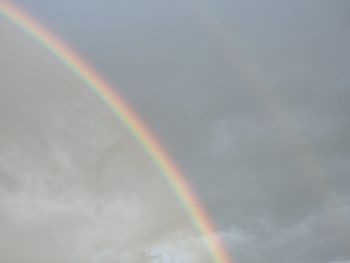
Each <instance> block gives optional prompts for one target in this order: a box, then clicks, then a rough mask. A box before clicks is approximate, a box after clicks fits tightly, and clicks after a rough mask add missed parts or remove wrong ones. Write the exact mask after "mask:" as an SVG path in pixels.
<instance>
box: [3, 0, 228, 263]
mask: <svg viewBox="0 0 350 263" xmlns="http://www.w3.org/2000/svg"><path fill="white" fill-rule="evenodd" d="M0 14H2V15H3V16H4V17H6V18H7V19H8V20H10V21H11V22H13V23H14V24H16V25H17V26H18V27H19V28H21V29H22V30H23V31H25V32H26V33H27V34H29V35H30V36H31V37H32V38H34V39H35V40H36V41H37V42H38V43H39V44H41V45H42V46H44V47H45V48H46V49H47V50H48V51H50V52H51V54H53V55H54V56H55V57H56V58H57V59H59V60H60V61H61V62H62V64H64V65H65V66H66V67H68V68H69V69H70V70H71V71H72V72H74V73H75V74H76V75H77V76H78V77H79V78H80V79H81V80H82V81H83V82H84V83H85V84H86V85H87V86H88V87H89V88H90V89H91V90H92V91H93V92H94V93H95V94H96V95H97V96H98V97H100V99H101V100H102V101H103V102H104V103H105V104H106V105H108V107H109V108H110V109H111V110H112V111H113V112H114V114H115V115H116V116H117V117H119V118H120V119H121V120H122V122H123V123H124V124H125V125H126V126H127V128H128V129H129V131H130V132H131V133H132V134H133V135H134V136H135V138H136V139H137V140H138V141H139V142H140V143H141V144H142V146H143V148H144V149H145V151H146V152H147V153H148V154H149V156H150V157H151V159H152V160H153V161H154V163H155V164H156V165H157V166H158V167H159V169H160V170H161V171H162V173H163V174H164V176H165V177H166V178H167V180H168V182H169V184H170V185H171V187H172V188H173V190H174V191H175V193H176V196H177V197H178V198H179V200H180V202H181V204H182V205H183V206H184V208H185V210H186V211H187V213H188V214H189V216H190V218H191V220H192V222H193V224H194V226H195V227H196V229H197V230H198V231H199V232H200V233H201V235H203V238H204V241H205V243H206V246H207V248H208V250H209V251H210V254H211V257H212V260H213V262H216V263H229V262H231V260H230V258H229V256H228V253H227V252H226V251H225V249H224V247H223V245H222V244H221V243H220V241H219V239H218V237H217V235H215V231H214V227H213V224H212V222H211V221H210V218H209V217H208V215H207V214H206V212H205V211H204V209H203V207H202V205H201V203H200V202H199V200H198V199H197V197H196V196H195V194H194V192H193V190H192V189H191V187H190V185H189V183H188V182H187V181H186V179H185V178H184V176H183V175H182V174H181V172H180V170H179V168H177V167H176V166H175V165H174V163H173V162H172V161H171V159H170V157H169V156H168V154H167V153H166V152H165V151H164V149H163V148H162V147H161V145H160V144H159V142H158V141H157V140H156V138H155V137H154V136H153V135H152V133H151V132H150V130H149V129H148V128H147V126H146V125H145V124H144V123H142V121H141V120H140V119H139V118H138V117H137V116H136V114H135V113H134V112H133V111H132V110H131V108H130V107H129V106H128V105H127V103H126V102H125V100H123V99H122V98H121V97H120V95H118V93H117V92H116V91H115V89H113V88H112V87H111V86H110V85H109V84H108V83H107V82H106V81H104V80H103V79H102V77H101V76H100V75H98V74H97V73H96V71H94V70H93V69H92V68H91V67H90V66H89V65H88V64H87V63H86V62H84V60H83V59H82V58H81V57H80V56H79V55H78V54H77V53H76V52H73V51H72V50H71V49H70V48H68V47H67V46H66V45H65V44H64V43H63V42H62V41H61V40H59V39H58V38H57V37H56V36H54V35H53V34H52V33H50V32H49V31H48V30H47V29H45V28H44V27H43V26H42V25H41V24H39V23H38V22H36V21H35V20H34V19H33V18H32V17H29V16H28V15H27V14H26V13H24V12H23V11H22V10H21V9H19V8H18V7H17V6H15V5H13V4H10V3H9V2H7V1H6V2H5V1H0Z"/></svg>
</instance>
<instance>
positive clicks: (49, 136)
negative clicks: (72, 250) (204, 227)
mask: <svg viewBox="0 0 350 263" xmlns="http://www.w3.org/2000/svg"><path fill="white" fill-rule="evenodd" d="M18 2H19V3H21V4H23V5H24V6H26V7H27V8H28V9H29V10H31V12H32V13H33V14H35V15H36V16H37V17H38V18H40V19H42V20H43V21H45V23H47V25H48V26H49V27H50V28H53V29H54V30H55V31H56V32H58V33H59V34H60V35H62V36H63V37H64V38H65V39H66V40H67V41H68V42H69V43H71V44H72V46H73V47H75V48H77V49H78V50H80V52H81V53H82V54H84V55H85V56H87V57H88V58H89V60H90V61H92V62H93V64H94V65H95V66H96V67H97V68H98V69H100V71H102V72H103V73H104V74H105V75H106V76H107V78H108V79H109V80H110V81H111V82H112V83H114V84H115V86H118V89H119V90H120V92H121V93H122V94H123V95H124V96H125V97H126V98H127V99H128V100H129V101H130V102H131V104H132V105H133V106H134V107H135V108H136V109H137V111H138V112H140V113H141V116H142V117H143V118H144V119H145V120H146V121H147V123H148V124H149V125H150V126H151V127H152V128H153V129H154V131H155V133H156V134H157V135H158V136H159V137H160V139H161V140H162V141H163V142H164V145H165V146H166V147H167V148H168V149H169V151H170V152H171V153H172V155H173V156H174V157H175V159H176V160H177V161H178V163H179V165H180V166H181V167H183V169H184V171H185V173H186V175H187V176H188V178H189V180H190V181H191V182H192V184H193V186H194V188H195V190H196V191H197V192H198V194H199V195H200V197H201V199H202V200H203V201H204V203H205V205H206V207H207V208H208V211H209V212H210V213H211V214H212V215H213V219H214V221H215V222H216V224H217V226H218V229H219V230H220V236H221V237H222V239H223V240H224V241H225V242H226V244H227V245H228V247H229V249H230V251H231V252H232V254H233V255H235V258H236V261H237V262H281V261H283V262H329V263H335V262H347V261H348V260H349V258H350V256H349V254H348V251H349V247H348V244H349V233H348V229H349V225H348V223H347V222H348V219H349V207H350V204H349V195H348V192H349V187H350V181H349V176H348V173H349V165H348V159H349V158H348V157H349V147H350V145H349V142H348V141H349V140H348V139H347V137H348V136H347V135H348V134H349V132H350V131H349V129H350V123H349V118H348V113H349V112H350V108H349V107H350V106H349V103H348V100H349V88H348V86H349V82H350V78H349V74H348V72H347V71H348V68H349V54H350V53H349V52H348V46H349V44H350V43H349V42H350V37H349V34H348V27H349V17H348V12H347V10H348V9H349V4H348V3H347V1H336V2H332V3H330V2H329V1H315V0H307V1H303V2H294V1H274V0H267V1H250V2H247V1H225V0H222V1H196V0H193V1H177V2H176V3H175V2H172V1H156V2H152V3H151V4H150V3H149V2H148V1H128V3H125V2H122V1H101V2H96V1H84V5H82V2H81V1H76V2H74V3H71V2H70V3H68V2H66V1H60V2H57V1H46V2H45V4H43V3H42V1H35V0H22V1H18ZM81 6H84V8H78V7H81ZM62 17H64V19H62ZM2 27H3V30H1V32H4V33H3V34H5V35H7V36H9V37H7V38H4V39H5V42H4V44H3V43H2V44H1V51H2V54H1V56H2V58H4V61H9V62H11V63H8V62H7V63H0V67H1V68H0V69H1V72H14V71H15V72H17V74H16V75H14V74H5V75H4V76H3V77H2V82H5V83H16V82H17V81H18V80H19V79H20V80H21V81H22V82H23V83H37V84H36V90H37V91H36V92H33V90H32V89H29V88H28V87H29V86H28V85H27V86H26V85H21V87H22V88H21V96H22V97H21V96H19V95H18V92H17V91H16V90H9V89H5V92H3V91H2V94H1V96H2V98H5V97H3V96H5V95H6V96H7V97H6V99H3V100H2V101H1V102H2V103H1V104H0V107H1V111H0V114H1V119H4V120H6V122H3V123H4V124H3V125H2V127H1V134H2V137H0V142H1V143H2V144H3V145H4V147H5V148H4V147H3V148H2V149H6V151H5V150H4V154H3V157H2V158H1V159H0V161H1V162H2V163H1V166H0V173H1V177H0V182H1V185H2V187H1V189H4V190H3V191H4V192H6V191H7V193H12V192H17V193H20V192H21V191H23V189H26V187H28V184H31V183H32V180H25V179H21V177H19V175H18V176H12V174H21V173H22V174H23V171H31V170H33V171H34V170H35V169H37V167H40V171H41V174H45V173H47V171H50V174H57V176H56V177H57V178H56V177H55V178H56V179H55V180H52V179H50V180H46V182H47V183H45V187H47V188H48V189H51V190H50V192H53V193H55V196H58V197H59V198H61V197H60V196H62V194H63V195H64V194H65V192H66V190H64V189H66V183H67V182H70V183H69V186H68V189H70V190H69V191H70V192H72V194H73V193H75V192H76V193H75V194H73V195H74V196H75V197H76V198H78V199H80V198H81V196H84V198H86V199H84V201H82V203H83V204H84V202H86V203H92V204H93V207H94V208H93V211H95V212H91V214H94V213H97V214H99V215H102V214H103V213H105V212H103V211H104V210H103V208H100V207H101V203H104V204H105V206H107V207H108V206H109V205H111V200H113V198H115V197H118V200H121V201H120V203H118V208H113V209H123V207H128V208H130V207H133V206H135V208H134V210H132V209H131V211H129V212H128V213H130V215H129V216H130V217H131V218H132V217H133V215H135V213H136V212H135V211H138V210H139V209H141V208H143V209H144V207H147V209H150V210H149V211H151V212H150V213H152V214H157V213H159V211H161V210H162V209H164V203H168V202H170V203H174V211H176V212H174V213H171V214H169V218H168V217H166V218H165V219H164V224H160V223H159V222H161V221H162V220H159V219H158V220H156V221H157V222H158V223H159V225H160V226H157V225H158V223H157V224H155V226H152V227H151V229H150V230H149V231H145V232H143V231H144V230H141V228H142V227H141V226H139V227H135V225H136V223H133V227H135V230H134V233H135V239H136V236H137V235H136V233H139V235H142V236H143V237H144V239H141V240H150V236H152V233H153V232H152V231H156V232H158V231H160V232H162V231H163V232H162V233H164V234H161V235H160V236H159V238H157V239H156V240H153V239H152V238H151V239H152V242H153V244H154V246H153V247H152V248H149V249H146V248H145V246H143V248H145V249H144V250H142V251H143V252H140V253H141V254H138V253H136V252H135V253H131V252H130V253H126V254H125V259H123V260H124V261H125V262H133V260H134V261H135V262H142V260H144V259H145V258H147V257H148V259H149V260H151V259H153V260H154V262H168V260H169V262H171V260H170V259H169V258H172V257H174V255H177V256H179V260H182V262H186V261H188V262H193V261H196V260H197V261H199V262H203V258H198V257H200V255H202V254H201V253H202V252H201V253H194V254H193V251H196V249H195V247H196V246H197V241H196V237H194V236H193V233H191V231H189V232H190V234H189V233H188V232H187V231H185V232H182V231H183V229H190V227H189V226H188V225H187V224H188V223H189V222H187V218H186V216H184V215H182V213H183V212H182V210H181V208H180V207H179V205H178V204H176V202H174V200H172V198H173V197H171V195H169V189H168V188H165V187H161V186H160V185H161V183H160V181H159V179H157V178H158V177H157V176H155V174H157V172H156V171H155V169H154V167H153V166H152V165H150V164H149V161H147V160H146V159H145V157H144V156H143V154H142V153H141V152H142V151H141V149H139V146H138V145H137V144H136V143H135V142H132V141H133V140H132V139H131V138H129V137H130V135H128V132H127V131H125V129H124V128H123V127H122V125H120V124H116V122H115V120H114V118H113V116H111V115H110V113H108V112H107V111H106V110H105V109H104V107H103V105H100V104H99V103H97V102H96V99H95V98H94V97H93V96H90V95H87V92H82V90H84V88H74V89H71V88H70V87H71V86H78V87H81V84H79V82H78V81H77V80H74V78H73V77H72V76H70V73H69V72H66V71H65V70H63V69H62V68H61V67H58V66H57V65H55V63H56V62H54V60H52V59H47V58H45V59H44V58H43V59H42V62H40V63H42V64H43V63H44V65H43V66H42V67H44V68H47V70H48V71H50V75H47V76H45V77H44V78H43V77H42V71H41V70H32V69H31V70H30V71H28V70H26V69H25V68H23V69H21V68H18V65H19V64H23V61H27V63H29V61H34V60H35V61H36V60H37V56H43V55H39V54H43V53H44V52H39V51H37V52H35V53H33V52H32V51H31V52H29V51H28V49H33V48H34V49H35V47H34V46H35V44H34V43H31V42H30V41H24V40H23V39H24V37H23V36H22V35H21V34H20V33H14V32H17V31H15V30H12V29H8V26H5V25H2ZM13 39H15V40H13ZM17 39H20V41H18V40H17ZM13 41H15V42H16V43H20V45H19V48H16V50H18V51H17V54H18V55H17V56H15V57H13V45H12V43H13ZM22 42H23V44H22ZM17 57H20V60H18V61H15V59H18V58H17ZM51 71H52V72H51ZM66 79H69V81H66ZM53 80H55V81H53ZM63 80H64V81H63ZM38 83H40V85H38ZM52 83H55V84H52ZM62 83H65V84H64V85H65V86H66V87H64V89H63V88H62V85H63V84H62ZM11 85H12V84H11ZM47 85H50V86H51V85H57V86H59V88H58V89H57V88H56V89H50V90H49V91H47V90H46V89H45V88H43V87H46V86H47ZM67 85H68V86H67ZM54 90H58V91H59V92H56V93H57V94H56V93H55V95H54V96H53V95H52V92H55V91H54ZM63 90H64V91H63ZM3 94H4V95H3ZM40 96H41V97H43V98H47V97H55V101H56V103H57V101H58V102H59V103H58V104H59V105H56V104H52V102H51V101H50V102H48V101H46V102H45V100H39V101H38V100H37V99H35V98H38V97H40ZM82 96H83V97H82ZM29 98H30V100H29ZM12 101H16V102H17V104H18V107H13V106H11V103H12ZM30 101H34V102H35V103H31V102H30ZM28 107H30V108H31V112H37V114H36V115H33V114H31V112H28V111H27V108H28ZM8 108H11V109H13V110H12V111H10V112H9V111H8V110H7V109H8ZM42 108H45V109H48V110H47V111H42V110H41V109H42ZM57 108H59V109H60V110H57ZM87 112H88V113H89V114H86V113H87ZM29 113H30V114H29ZM102 113H103V114H102ZM23 114H25V116H26V118H25V119H23V118H20V117H19V116H23ZM82 115H84V118H81V116H82ZM9 116H10V117H9ZM52 116H55V117H54V118H53V117H52ZM86 116H88V117H86ZM19 120H20V121H19ZM42 120H45V121H42ZM5 123H6V125H5ZM97 123H98V125H97ZM47 127H51V128H50V129H48V128H47ZM24 130H25V131H26V133H27V135H23V131H24ZM28 134H36V136H37V138H40V139H38V140H37V141H33V139H32V138H29V137H28ZM43 138H44V139H43ZM96 138H99V139H96ZM125 138H128V139H125ZM19 142H20V143H19ZM72 142H74V144H73V143H72ZM23 145H25V149H26V151H28V149H30V154H27V155H30V156H31V157H30V158H29V157H25V158H24V157H23V155H26V154H25V153H24V150H23ZM67 148H68V149H69V152H68V153H67ZM121 149H122V150H121ZM136 152H138V154H137V156H140V157H137V166H131V167H130V166H126V165H125V163H130V162H132V160H134V158H135V153H136ZM5 153H6V154H5ZM48 153H49V154H48ZM26 158H28V159H26ZM43 158H44V159H45V160H48V161H47V162H46V164H45V165H43V164H42V161H40V160H42V159H43ZM16 160H17V162H18V163H21V165H22V166H19V165H13V164H11V163H13V162H14V161H16ZM19 160H21V162H19ZM33 163H34V164H36V166H35V167H36V168H33V167H32V166H34V165H33ZM38 163H39V164H38ZM115 171H119V173H120V174H122V175H121V176H118V177H114V176H112V175H113V174H114V173H115ZM145 171H147V172H145ZM32 173H35V174H37V173H38V172H37V171H36V170H35V172H32ZM100 173H102V174H104V176H103V178H96V176H95V174H100ZM63 174H64V179H62V177H61V175H62V176H63ZM77 174H79V176H77ZM140 174H142V178H144V179H142V180H140ZM23 177H24V175H23ZM42 178H45V176H44V175H43V176H42ZM27 181H28V182H27ZM145 182H147V184H146V185H147V187H146V186H145ZM31 187H33V189H34V187H37V186H35V185H33V186H31ZM145 187H146V188H147V189H146V188H145ZM129 189H134V190H135V192H138V193H139V195H140V196H142V198H141V200H139V199H138V198H137V197H135V196H130V191H129ZM159 196H161V198H162V199H163V198H165V200H169V201H166V202H165V201H164V202H163V200H159ZM171 200H172V201H171ZM140 202H141V203H142V205H140ZM149 207H150V208H149ZM151 207H153V208H151ZM113 209H112V210H113ZM152 209H153V210H152ZM141 210H142V209H141ZM96 211H97V212H96ZM106 211H110V210H109V208H108V209H107V208H106ZM132 211H134V212H132ZM142 211H144V210H142ZM157 211H158V212H157ZM85 213H86V212H85ZM106 213H107V212H106ZM128 213H127V214H128ZM140 213H141V212H140ZM47 214H48V215H49V214H51V212H47ZM63 214H64V213H63ZM88 214H90V212H89V213H88ZM146 214H147V212H146ZM162 214H163V213H162ZM173 214H179V215H177V216H175V218H176V219H174V220H175V221H176V222H181V224H183V225H184V227H181V228H180V229H178V228H176V229H174V228H172V224H173V222H175V221H172V218H173ZM4 216H5V215H4ZM76 216H77V221H79V220H82V221H83V222H84V220H86V221H87V223H86V224H90V223H89V220H92V219H80V217H79V216H81V215H76ZM148 220H149V221H148ZM152 220H155V219H154V217H153V216H150V217H149V219H145V226H147V227H148V226H149V225H153V224H151V223H150V222H151V221H152ZM63 221H64V220H63ZM73 221H74V220H72V222H73ZM125 221H128V220H126V219H125ZM123 222H124V221H123ZM132 222H133V221H132V219H130V222H129V223H130V224H132ZM108 224H110V222H108V221H107V222H106V225H108ZM71 227H72V228H75V226H74V223H72V226H71ZM81 227H84V226H81ZM153 227H154V228H153ZM158 227H159V228H158ZM167 229H172V231H170V232H171V234H169V233H170V232H169V231H167ZM77 231H79V227H78V228H77ZM99 231H101V232H99ZM103 231H104V230H101V229H98V230H96V232H91V234H90V235H91V236H90V238H91V239H92V236H94V235H96V236H99V235H103V233H104V232H103ZM115 231H119V229H116V230H115ZM122 233H124V232H123V231H122ZM183 233H185V234H183ZM123 238H127V237H126V235H125V236H123ZM127 239H128V238H127ZM128 240H129V239H128ZM179 240H183V242H185V244H191V245H190V247H191V249H193V250H191V251H189V250H188V249H187V247H186V246H184V245H182V244H179V243H181V241H179ZM57 242H58V241H57ZM87 242H88V241H87ZM105 242H107V243H108V242H109V243H108V244H112V243H113V242H116V241H115V240H114V239H109V240H108V241H105ZM147 242H148V241H147ZM130 243H131V242H130ZM127 244H129V243H127ZM87 246H88V245H87ZM140 247H141V245H140ZM64 249H65V248H62V250H64ZM200 250H202V248H200ZM135 251H136V250H135ZM137 251H141V249H140V250H137ZM133 252H134V250H133ZM142 253H144V254H142ZM103 255H104V256H103ZM87 257H88V256H87ZM100 257H101V258H103V257H104V258H105V259H106V260H107V258H108V257H110V258H113V253H112V252H111V251H109V250H108V249H107V250H104V251H102V252H101V256H100ZM196 257H197V258H196ZM96 261H97V259H96ZM97 262H98V261H97ZM104 262H105V261H104Z"/></svg>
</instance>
